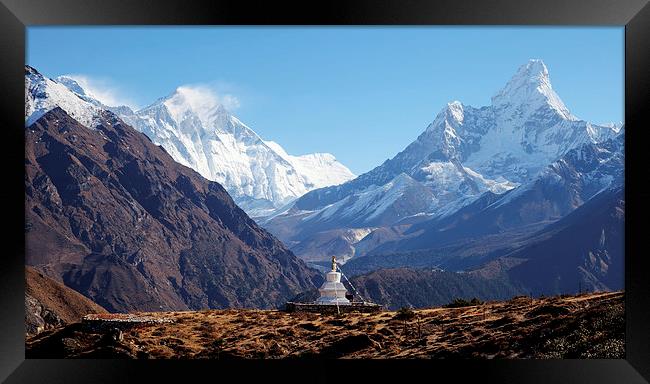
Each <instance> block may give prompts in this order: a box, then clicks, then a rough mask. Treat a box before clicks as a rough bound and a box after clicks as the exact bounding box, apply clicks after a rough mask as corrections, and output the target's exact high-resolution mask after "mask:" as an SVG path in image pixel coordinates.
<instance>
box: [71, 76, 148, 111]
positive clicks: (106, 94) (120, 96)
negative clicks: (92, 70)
mask: <svg viewBox="0 0 650 384" xmlns="http://www.w3.org/2000/svg"><path fill="white" fill-rule="evenodd" d="M61 77H67V78H70V79H72V80H74V81H76V82H77V84H79V86H80V87H81V88H83V90H84V92H85V93H86V95H87V96H90V97H92V98H94V99H96V100H98V101H100V102H101V103H103V104H105V105H107V106H109V107H117V106H121V105H126V106H129V107H131V108H134V109H137V108H138V105H137V103H136V102H135V101H134V100H133V99H132V98H131V97H129V96H127V95H126V91H124V90H123V89H122V88H121V87H120V86H118V85H117V84H115V83H114V82H113V81H111V80H109V79H105V78H98V77H93V76H88V75H84V74H78V73H75V74H68V75H63V76H61Z"/></svg>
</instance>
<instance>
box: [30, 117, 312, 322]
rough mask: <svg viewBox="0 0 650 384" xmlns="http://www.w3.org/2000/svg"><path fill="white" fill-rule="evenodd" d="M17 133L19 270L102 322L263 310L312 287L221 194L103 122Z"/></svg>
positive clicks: (125, 129)
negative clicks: (55, 286)
mask: <svg viewBox="0 0 650 384" xmlns="http://www.w3.org/2000/svg"><path fill="white" fill-rule="evenodd" d="M93 122H94V124H93V126H92V127H90V128H89V127H87V126H84V125H82V124H81V123H80V122H78V121H77V120H75V119H74V118H72V117H71V116H70V115H69V114H67V113H66V112H65V111H64V110H63V109H61V108H58V107H56V108H54V109H52V110H50V111H48V112H46V113H45V114H44V115H42V116H41V117H40V118H38V119H37V120H36V121H35V122H34V123H33V124H31V125H29V126H28V127H26V129H25V215H26V227H25V234H26V248H27V249H26V263H27V264H28V265H32V266H34V267H35V268H37V269H38V270H39V271H41V272H42V273H44V274H46V275H48V276H51V277H54V278H55V279H57V280H62V281H63V282H64V283H65V285H67V286H69V287H71V288H73V289H74V290H76V291H79V292H81V293H83V294H84V295H85V296H87V297H89V298H91V299H92V300H93V301H95V302H96V303H98V304H100V305H101V306H103V307H104V308H106V309H107V310H110V311H135V310H141V311H142V310H149V311H157V310H187V309H200V308H225V307H255V308H272V307H274V306H276V305H279V304H281V303H283V302H284V301H285V300H286V299H287V298H289V297H292V296H293V295H295V294H296V293H298V292H300V291H303V290H305V289H310V288H313V287H314V284H316V283H319V282H320V279H321V277H320V276H319V275H318V274H316V273H315V271H313V270H311V269H309V268H307V267H306V265H305V264H304V263H303V262H302V261H301V260H299V259H297V258H296V257H295V256H294V255H293V254H292V253H291V251H289V250H288V249H287V248H286V247H285V246H284V245H283V244H282V243H281V242H279V241H278V240H277V239H276V238H274V237H273V236H272V235H271V234H270V233H268V232H266V231H265V230H264V229H262V228H260V227H259V226H258V225H257V224H256V223H255V222H254V221H253V220H252V219H250V218H249V217H248V216H247V215H246V213H245V212H244V211H242V210H241V209H240V208H239V207H237V205H236V204H235V202H234V201H233V200H232V199H231V197H230V196H229V194H228V192H227V191H226V190H225V189H224V188H223V187H222V186H221V185H220V184H218V183H216V182H211V181H208V180H206V179H204V178H203V177H201V176H200V175H199V174H198V173H196V172H195V171H193V170H191V169H190V168H187V167H185V166H183V165H181V164H178V163H177V162H175V161H174V160H173V159H172V157H171V156H170V155H169V154H168V153H167V152H166V151H165V150H164V149H163V148H161V147H159V146H156V145H155V144H154V143H152V142H151V141H150V140H149V139H148V138H147V137H146V136H145V135H143V134H142V133H140V132H138V131H136V130H135V129H133V128H132V127H130V126H129V125H127V124H125V123H124V122H123V121H122V120H120V119H119V118H118V117H117V116H115V115H114V114H113V113H112V112H108V111H100V112H99V113H97V114H96V115H94V117H93Z"/></svg>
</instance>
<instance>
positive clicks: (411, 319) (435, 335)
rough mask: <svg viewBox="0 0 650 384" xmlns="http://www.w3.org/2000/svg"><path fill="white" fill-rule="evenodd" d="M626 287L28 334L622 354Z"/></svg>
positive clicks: (441, 352)
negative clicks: (456, 304) (448, 304)
mask: <svg viewBox="0 0 650 384" xmlns="http://www.w3.org/2000/svg"><path fill="white" fill-rule="evenodd" d="M624 308H625V306H624V295H623V293H621V292H615V293H595V294H587V295H579V296H562V297H552V298H544V299H531V298H528V297H518V298H514V299H511V300H508V301H503V302H489V303H484V304H481V305H474V306H468V307H461V308H432V309H421V310H415V311H411V312H409V311H405V312H379V313H365V314H362V313H348V314H345V315H344V316H341V317H336V316H335V315H319V314H313V313H311V314H310V313H302V314H300V313H285V312H279V311H259V310H226V311H201V312H168V313H153V314H146V315H149V316H152V317H154V318H157V319H165V320H168V321H171V323H159V324H155V323H154V324H142V325H140V326H137V327H133V328H128V329H125V330H124V331H122V332H120V331H118V332H113V331H111V330H110V327H106V328H107V330H106V331H101V330H96V329H92V328H90V327H86V326H84V325H82V324H73V325H69V326H67V327H65V328H63V329H60V330H56V331H48V332H45V333H43V334H41V335H39V336H37V337H33V338H30V339H28V340H27V345H26V356H27V358H128V359H133V358H142V359H147V358H154V359H168V358H187V359H193V358H209V359H247V358H253V359H260V358H261V359H282V358H294V359H295V358H302V359H322V358H366V359H367V358H380V359H381V358H398V359H399V358H474V359H476V358H479V359H491V358H502V359H503V358H536V359H549V358H550V359H558V358H560V359H561V358H581V359H585V358H587V359H588V358H623V357H624V356H625V309H624Z"/></svg>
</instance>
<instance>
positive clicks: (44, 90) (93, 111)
mask: <svg viewBox="0 0 650 384" xmlns="http://www.w3.org/2000/svg"><path fill="white" fill-rule="evenodd" d="M55 107H60V108H61V109H63V110H64V111H65V112H66V113H67V114H69V115H70V116H71V117H73V118H74V119H75V120H77V121H79V122H80V123H81V124H83V125H85V126H87V127H89V128H94V127H95V125H96V121H97V117H98V116H99V114H100V113H101V111H102V109H101V108H99V107H97V106H96V105H93V104H91V103H89V102H87V101H85V100H84V99H82V98H81V97H80V96H78V95H77V94H75V93H73V92H71V91H70V90H69V89H68V88H67V87H66V86H65V85H63V84H60V83H58V82H56V81H54V80H52V79H50V78H47V77H45V76H43V75H42V74H41V73H40V72H38V71H37V70H36V69H34V68H32V67H30V66H25V125H26V126H29V125H31V124H33V123H34V122H35V121H36V120H38V119H39V118H40V117H41V116H43V115H44V114H45V113H47V112H48V111H50V110H52V109H54V108H55Z"/></svg>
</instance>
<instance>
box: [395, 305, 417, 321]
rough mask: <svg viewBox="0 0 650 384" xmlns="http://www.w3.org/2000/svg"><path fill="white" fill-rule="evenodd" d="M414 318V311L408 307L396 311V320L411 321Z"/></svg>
mask: <svg viewBox="0 0 650 384" xmlns="http://www.w3.org/2000/svg"><path fill="white" fill-rule="evenodd" d="M414 317H415V311H413V309H411V308H409V307H402V308H400V309H399V311H397V314H396V315H395V319H397V320H411V319H412V318H414Z"/></svg>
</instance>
